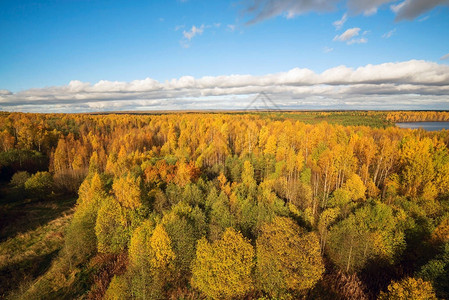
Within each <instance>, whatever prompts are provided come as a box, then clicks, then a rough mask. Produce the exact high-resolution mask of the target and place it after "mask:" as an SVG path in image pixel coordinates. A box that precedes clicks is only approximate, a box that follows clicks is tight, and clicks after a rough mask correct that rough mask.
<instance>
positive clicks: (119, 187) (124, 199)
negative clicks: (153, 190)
mask: <svg viewBox="0 0 449 300" xmlns="http://www.w3.org/2000/svg"><path fill="white" fill-rule="evenodd" d="M140 183H141V179H140V177H138V178H134V177H133V176H132V175H131V174H128V175H127V176H126V177H120V178H118V179H116V180H114V184H113V185H112V189H113V190H114V195H115V197H116V198H117V200H118V202H119V203H120V205H121V206H123V207H127V208H131V209H134V208H138V207H140V206H141V205H142V202H141V200H140V192H141V191H140Z"/></svg>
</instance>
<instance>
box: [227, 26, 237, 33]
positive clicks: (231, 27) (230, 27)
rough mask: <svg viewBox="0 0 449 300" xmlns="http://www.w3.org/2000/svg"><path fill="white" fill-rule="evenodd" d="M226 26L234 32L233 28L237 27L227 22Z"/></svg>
mask: <svg viewBox="0 0 449 300" xmlns="http://www.w3.org/2000/svg"><path fill="white" fill-rule="evenodd" d="M227 27H228V30H229V31H231V32H234V31H235V29H236V28H237V25H234V24H228V26H227Z"/></svg>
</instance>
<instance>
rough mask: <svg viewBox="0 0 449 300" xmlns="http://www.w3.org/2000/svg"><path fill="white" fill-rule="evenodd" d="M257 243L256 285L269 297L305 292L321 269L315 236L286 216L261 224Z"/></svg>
mask: <svg viewBox="0 0 449 300" xmlns="http://www.w3.org/2000/svg"><path fill="white" fill-rule="evenodd" d="M256 245H257V246H256V247H257V267H256V274H257V275H256V278H258V285H259V288H260V289H261V290H263V291H265V292H267V293H268V294H269V295H270V296H272V297H280V296H283V295H285V294H286V292H288V291H290V292H304V291H307V290H308V289H311V288H312V287H313V286H314V285H315V284H316V282H317V281H318V280H319V279H320V278H321V276H322V274H323V272H324V263H323V260H322V258H321V254H320V245H319V242H318V238H317V236H316V235H315V234H314V233H307V232H305V231H304V229H301V228H300V227H299V226H298V225H297V224H295V223H294V222H293V221H292V220H291V219H289V218H281V217H277V218H275V219H274V220H273V222H272V223H268V224H265V225H264V226H262V233H261V235H260V236H259V238H258V239H257V242H256Z"/></svg>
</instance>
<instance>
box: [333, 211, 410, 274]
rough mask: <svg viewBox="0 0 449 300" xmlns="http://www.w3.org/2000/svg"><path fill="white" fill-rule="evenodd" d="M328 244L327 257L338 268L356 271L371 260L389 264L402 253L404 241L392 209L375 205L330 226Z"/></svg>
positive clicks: (398, 222)
mask: <svg viewBox="0 0 449 300" xmlns="http://www.w3.org/2000/svg"><path fill="white" fill-rule="evenodd" d="M327 245H328V248H327V249H328V254H329V256H330V258H331V259H332V260H333V262H334V263H335V264H337V265H338V266H339V267H340V268H341V269H343V270H346V271H359V270H361V269H362V268H363V267H364V266H365V264H366V262H367V261H368V260H371V259H377V260H378V262H379V263H386V264H392V263H393V262H395V261H396V259H397V258H398V257H399V255H400V253H401V251H403V249H404V246H405V241H404V233H403V231H402V230H401V226H400V220H398V219H397V218H396V217H395V215H394V214H393V210H392V209H391V208H390V207H389V206H387V205H385V204H382V203H374V204H370V205H368V206H365V207H362V208H360V209H358V210H357V211H356V212H355V213H354V214H351V215H350V216H349V217H348V218H346V219H345V220H342V221H341V222H339V223H337V224H336V225H334V226H332V227H331V229H330V233H329V240H328V243H327Z"/></svg>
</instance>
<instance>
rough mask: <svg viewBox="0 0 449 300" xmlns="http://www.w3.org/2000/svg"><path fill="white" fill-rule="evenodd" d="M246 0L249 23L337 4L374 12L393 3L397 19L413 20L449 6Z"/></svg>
mask: <svg viewBox="0 0 449 300" xmlns="http://www.w3.org/2000/svg"><path fill="white" fill-rule="evenodd" d="M245 3H246V9H245V12H246V14H248V15H249V16H250V20H249V21H248V24H254V23H258V22H261V21H264V20H266V19H270V18H273V17H277V16H281V15H283V16H285V17H286V18H292V17H294V16H297V15H302V14H305V13H308V12H318V13H323V12H329V11H333V10H336V8H337V5H338V4H341V5H346V7H347V8H348V10H349V12H350V13H351V14H364V15H373V14H375V13H376V12H377V10H378V9H379V7H381V6H383V5H387V4H390V7H391V9H392V11H393V12H394V13H396V20H397V21H401V20H414V19H415V18H417V17H418V16H420V15H422V14H423V13H426V12H428V11H430V10H431V9H433V8H435V7H437V6H441V5H444V6H449V0H403V1H398V0H347V1H343V0H245ZM343 20H344V19H342V20H340V21H343ZM338 22H339V21H337V24H334V25H335V26H336V27H338V26H340V25H339V23H338ZM343 23H344V22H343Z"/></svg>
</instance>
